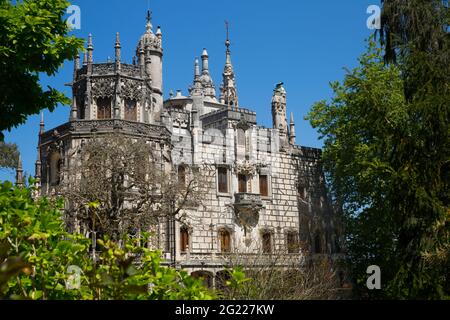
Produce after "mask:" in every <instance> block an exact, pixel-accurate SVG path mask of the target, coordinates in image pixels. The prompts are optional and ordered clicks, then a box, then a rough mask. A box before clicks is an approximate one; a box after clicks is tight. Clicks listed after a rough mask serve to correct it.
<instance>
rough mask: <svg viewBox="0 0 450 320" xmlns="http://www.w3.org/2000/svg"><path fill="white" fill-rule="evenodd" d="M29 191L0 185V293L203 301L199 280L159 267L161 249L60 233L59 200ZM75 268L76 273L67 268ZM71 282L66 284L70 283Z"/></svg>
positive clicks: (206, 293) (136, 241)
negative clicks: (93, 243) (95, 247)
mask: <svg viewBox="0 0 450 320" xmlns="http://www.w3.org/2000/svg"><path fill="white" fill-rule="evenodd" d="M32 191H33V190H32V189H27V188H22V189H21V188H16V187H13V185H12V184H11V183H9V182H6V183H3V184H0V297H7V298H21V299H35V300H38V299H65V300H70V299H85V300H91V299H96V300H100V299H101V300H109V299H114V300H118V299H120V300H122V299H159V300H174V299H176V300H181V299H189V300H196V299H201V300H207V299H212V298H214V297H215V295H214V294H213V293H212V292H211V291H209V290H208V289H207V288H206V287H205V286H204V285H203V283H202V281H201V280H196V279H193V278H192V277H191V276H189V275H188V274H187V273H186V272H184V271H177V270H175V269H172V268H168V267H163V266H161V253H160V252H158V251H152V250H149V249H147V248H145V247H144V246H142V244H144V243H147V241H148V240H149V236H150V235H148V234H144V235H143V236H142V237H138V238H131V237H125V238H124V239H123V240H122V242H121V244H119V243H117V242H114V241H111V240H110V239H107V238H105V239H102V240H98V247H99V251H95V253H94V254H93V252H92V250H91V240H90V239H87V238H85V237H84V236H82V235H77V234H68V233H66V232H65V231H64V221H63V219H62V215H61V209H62V208H63V200H62V199H59V200H58V201H56V202H50V201H49V200H47V199H40V200H38V201H34V200H33V199H32V198H31V192H32ZM74 267H75V268H76V269H78V270H79V271H80V272H79V278H77V274H74V273H73V272H72V271H71V268H72V269H73V268H74ZM69 284H70V285H69Z"/></svg>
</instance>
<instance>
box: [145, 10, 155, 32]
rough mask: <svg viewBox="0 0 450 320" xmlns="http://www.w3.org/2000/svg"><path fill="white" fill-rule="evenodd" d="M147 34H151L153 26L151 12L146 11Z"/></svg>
mask: <svg viewBox="0 0 450 320" xmlns="http://www.w3.org/2000/svg"><path fill="white" fill-rule="evenodd" d="M146 28H147V32H149V33H153V30H152V29H153V25H152V12H151V11H150V10H147V24H146Z"/></svg>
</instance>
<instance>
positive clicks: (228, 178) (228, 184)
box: [216, 166, 231, 196]
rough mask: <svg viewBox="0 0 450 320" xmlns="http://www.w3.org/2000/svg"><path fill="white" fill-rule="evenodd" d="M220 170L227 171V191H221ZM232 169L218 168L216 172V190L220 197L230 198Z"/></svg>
mask: <svg viewBox="0 0 450 320" xmlns="http://www.w3.org/2000/svg"><path fill="white" fill-rule="evenodd" d="M220 170H225V179H226V184H225V185H226V191H225V192H223V191H221V188H220V186H221V178H220V177H221V176H220ZM230 189H231V188H230V169H229V168H228V167H227V166H218V167H217V170H216V190H217V194H218V195H219V196H230V194H231V190H230Z"/></svg>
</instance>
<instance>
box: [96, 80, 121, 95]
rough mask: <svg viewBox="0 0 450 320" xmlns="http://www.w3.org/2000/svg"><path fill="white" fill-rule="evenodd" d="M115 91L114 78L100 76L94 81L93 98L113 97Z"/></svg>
mask: <svg viewBox="0 0 450 320" xmlns="http://www.w3.org/2000/svg"><path fill="white" fill-rule="evenodd" d="M114 91H115V82H114V79H113V78H98V79H95V80H93V81H92V90H91V95H92V97H93V98H105V97H112V96H113V95H114Z"/></svg>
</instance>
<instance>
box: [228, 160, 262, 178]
mask: <svg viewBox="0 0 450 320" xmlns="http://www.w3.org/2000/svg"><path fill="white" fill-rule="evenodd" d="M256 169H257V167H256V164H254V163H252V162H250V161H248V160H244V161H237V162H236V163H235V167H234V170H235V172H236V174H243V175H246V176H254V175H255V174H256Z"/></svg>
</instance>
